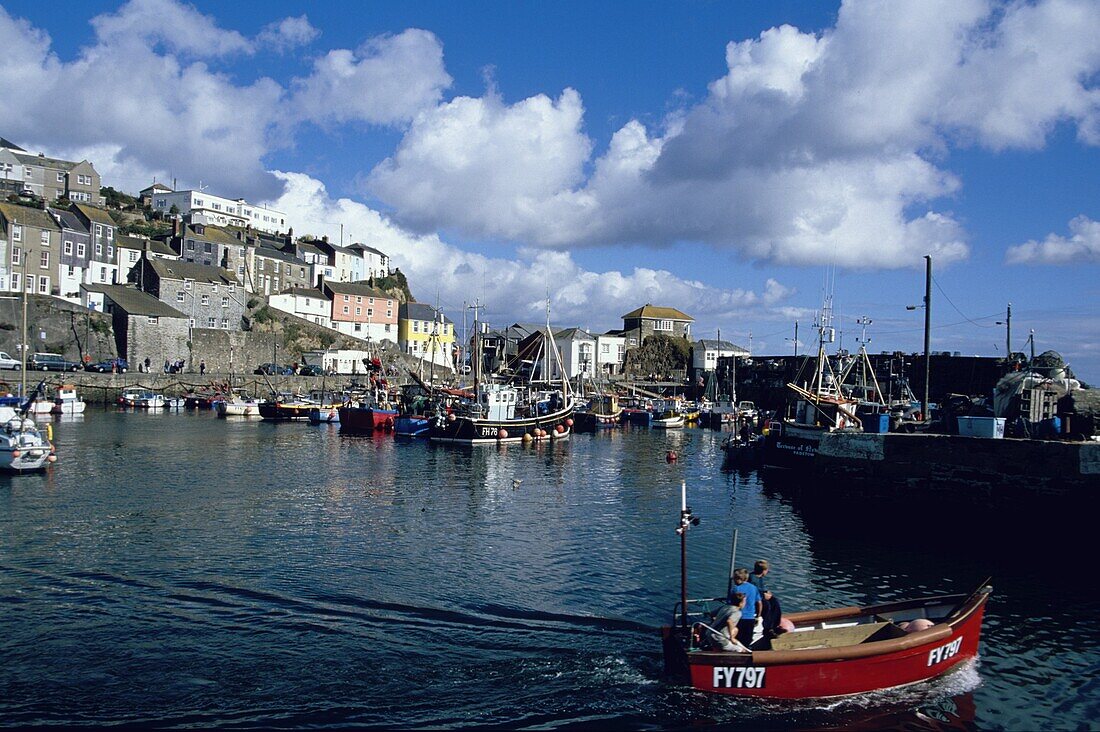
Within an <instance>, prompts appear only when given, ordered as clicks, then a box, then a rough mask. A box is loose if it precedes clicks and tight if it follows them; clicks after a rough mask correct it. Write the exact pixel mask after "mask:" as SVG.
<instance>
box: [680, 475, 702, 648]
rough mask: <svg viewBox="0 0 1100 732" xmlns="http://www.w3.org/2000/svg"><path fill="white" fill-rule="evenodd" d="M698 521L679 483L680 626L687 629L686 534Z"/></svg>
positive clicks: (682, 482)
mask: <svg viewBox="0 0 1100 732" xmlns="http://www.w3.org/2000/svg"><path fill="white" fill-rule="evenodd" d="M698 525H699V519H697V518H696V517H694V516H692V515H691V509H690V508H688V503H687V481H686V480H684V481H680V525H679V526H678V527H677V528H676V533H677V534H679V535H680V626H681V627H682V628H683V629H684V630H685V631H686V630H687V627H688V575H687V561H688V560H687V532H688V529H689V528H691V527H692V526H698Z"/></svg>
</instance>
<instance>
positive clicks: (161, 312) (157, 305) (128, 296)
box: [81, 285, 187, 318]
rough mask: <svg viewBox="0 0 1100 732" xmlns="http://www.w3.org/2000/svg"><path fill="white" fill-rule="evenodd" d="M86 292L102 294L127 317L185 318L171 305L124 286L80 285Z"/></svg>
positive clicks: (134, 288) (146, 293)
mask: <svg viewBox="0 0 1100 732" xmlns="http://www.w3.org/2000/svg"><path fill="white" fill-rule="evenodd" d="M81 287H82V288H83V289H85V290H87V291H88V292H102V293H103V295H104V297H106V298H108V299H109V300H110V301H111V302H113V303H114V304H115V305H116V306H117V307H118V308H119V309H120V310H122V311H124V312H126V313H127V314H128V315H148V316H151V317H155V318H186V317H187V316H186V315H184V314H183V313H181V312H180V311H179V310H176V309H175V308H174V307H172V306H171V305H169V304H167V303H165V302H161V301H160V300H158V299H157V298H155V297H153V296H152V295H150V294H149V293H148V292H142V291H141V290H139V289H137V288H136V287H127V286H126V285H81Z"/></svg>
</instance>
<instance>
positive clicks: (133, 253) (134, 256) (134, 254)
mask: <svg viewBox="0 0 1100 732" xmlns="http://www.w3.org/2000/svg"><path fill="white" fill-rule="evenodd" d="M137 257H138V253H137V252H136V251H134V250H133V249H131V250H130V262H131V263H133V262H136V261H137Z"/></svg>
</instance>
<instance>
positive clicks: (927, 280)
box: [920, 254, 932, 422]
mask: <svg viewBox="0 0 1100 732" xmlns="http://www.w3.org/2000/svg"><path fill="white" fill-rule="evenodd" d="M924 259H925V273H924V399H923V400H922V401H921V405H920V409H921V416H923V417H924V421H925V422H927V421H928V382H929V379H930V377H931V374H932V362H931V360H930V358H931V351H930V350H929V347H930V336H931V331H932V255H931V254H926V255H924Z"/></svg>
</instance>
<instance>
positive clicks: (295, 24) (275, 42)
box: [256, 15, 321, 52]
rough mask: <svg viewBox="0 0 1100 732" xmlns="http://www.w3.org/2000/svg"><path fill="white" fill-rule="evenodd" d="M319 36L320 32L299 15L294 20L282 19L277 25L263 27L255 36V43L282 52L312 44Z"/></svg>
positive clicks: (304, 17)
mask: <svg viewBox="0 0 1100 732" xmlns="http://www.w3.org/2000/svg"><path fill="white" fill-rule="evenodd" d="M320 35H321V31H319V30H317V29H316V28H314V27H313V25H312V24H310V22H309V18H307V17H306V16H304V15H299V16H298V17H296V18H283V19H282V20H280V21H278V22H277V23H270V24H268V25H266V26H264V29H263V30H262V31H260V34H259V35H258V36H256V43H257V45H259V46H262V47H265V48H271V49H273V50H275V51H278V52H284V51H290V50H292V49H295V48H298V47H299V46H305V45H307V44H309V43H312V42H313V41H315V40H317V38H318V37H319V36H320Z"/></svg>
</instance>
